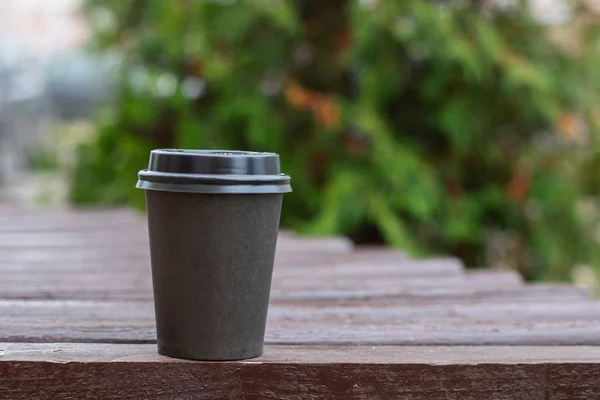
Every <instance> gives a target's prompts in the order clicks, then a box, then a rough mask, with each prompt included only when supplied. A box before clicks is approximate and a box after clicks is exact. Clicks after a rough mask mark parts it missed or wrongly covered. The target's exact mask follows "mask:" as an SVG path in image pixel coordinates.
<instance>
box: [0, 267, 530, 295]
mask: <svg viewBox="0 0 600 400" xmlns="http://www.w3.org/2000/svg"><path fill="white" fill-rule="evenodd" d="M520 285H521V278H520V276H518V274H516V273H514V272H510V271H480V272H473V273H469V274H463V275H450V276H410V275H409V276H406V275H402V274H395V273H384V274H372V275H364V276H363V275H341V274H340V275H339V276H336V277H335V279H319V278H318V277H316V276H312V275H305V276H294V277H286V276H283V277H280V276H275V277H274V279H273V284H272V289H271V296H272V298H273V299H288V298H289V299H296V300H297V299H317V300H318V299H352V298H357V297H358V298H374V297H378V298H383V297H400V296H405V295H408V296H412V295H415V294H417V295H418V294H419V293H421V292H423V293H425V294H429V295H431V294H432V293H433V294H434V295H440V294H441V293H460V292H462V291H467V292H469V293H470V292H472V291H473V290H477V289H479V290H482V289H486V288H494V289H501V288H513V287H518V286H520ZM151 291H152V281H151V276H150V273H149V270H148V269H143V270H140V271H137V272H135V273H120V272H118V271H105V272H96V273H85V272H82V273H72V274H69V273H63V274H44V273H41V274H32V273H28V272H23V273H10V274H5V275H4V276H3V278H2V280H1V281H0V298H13V299H14V298H29V299H35V298H55V299H70V298H71V299H77V298H88V299H93V298H96V299H111V298H113V299H123V298H130V299H148V298H151Z"/></svg>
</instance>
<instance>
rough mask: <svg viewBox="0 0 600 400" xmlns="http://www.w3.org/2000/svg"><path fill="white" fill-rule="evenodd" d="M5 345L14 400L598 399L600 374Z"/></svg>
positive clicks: (593, 352) (297, 352) (596, 356)
mask: <svg viewBox="0 0 600 400" xmlns="http://www.w3.org/2000/svg"><path fill="white" fill-rule="evenodd" d="M2 346H3V347H4V348H5V350H4V356H2V359H4V360H5V361H2V362H0V397H3V398H10V399H42V398H43V399H46V398H87V397H94V398H103V399H113V398H114V399H116V398H119V399H123V398H131V399H136V398H147V397H153V398H165V399H167V398H169V399H170V398H188V397H193V398H206V399H213V398H224V397H226V398H261V399H275V398H277V399H279V398H286V399H317V398H319V399H320V398H358V399H377V398H394V399H397V398H402V399H422V400H429V399H440V398H453V399H459V398H460V399H476V400H481V399H546V400H559V399H567V398H568V399H590V398H595V397H594V396H596V395H597V393H598V392H597V390H598V381H600V350H599V348H597V347H573V346H570V347H553V348H540V347H521V348H515V347H472V346H469V347H457V346H452V347H414V346H413V347H384V346H376V347H366V346H362V347H347V346H334V347H325V346H319V347H307V346H302V347H299V346H270V347H267V348H266V351H265V354H264V355H263V356H262V357H261V358H258V359H254V360H248V361H237V362H220V363H203V362H187V361H179V360H174V359H167V358H165V357H161V356H158V355H155V350H154V346H149V345H89V344H86V345H66V344H48V345H35V346H34V345H20V344H14V343H5V344H3V345H2ZM112 360H114V361H112ZM48 361H50V362H48ZM173 377H177V379H174V378H173Z"/></svg>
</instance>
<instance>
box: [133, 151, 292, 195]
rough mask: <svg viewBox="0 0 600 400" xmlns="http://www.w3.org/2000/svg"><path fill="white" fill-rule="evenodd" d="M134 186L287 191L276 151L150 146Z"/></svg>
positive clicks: (287, 182) (194, 190)
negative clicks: (148, 161)
mask: <svg viewBox="0 0 600 400" xmlns="http://www.w3.org/2000/svg"><path fill="white" fill-rule="evenodd" d="M138 177H139V180H138V183H137V185H136V187H138V188H140V189H146V190H160V191H168V192H191V193H249V194H251V193H289V192H291V191H292V188H291V186H290V177H289V176H287V175H283V174H282V173H281V171H280V168H279V155H277V154H275V153H256V152H249V151H229V150H178V149H160V150H152V152H151V153H150V163H149V165H148V169H144V170H142V171H140V172H139V174H138Z"/></svg>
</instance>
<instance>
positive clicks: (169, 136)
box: [72, 0, 600, 279]
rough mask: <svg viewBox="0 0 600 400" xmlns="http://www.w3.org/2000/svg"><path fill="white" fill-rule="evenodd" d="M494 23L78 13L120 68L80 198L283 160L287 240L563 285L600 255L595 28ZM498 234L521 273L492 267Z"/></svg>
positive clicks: (517, 12) (214, 12) (383, 9)
mask: <svg viewBox="0 0 600 400" xmlns="http://www.w3.org/2000/svg"><path fill="white" fill-rule="evenodd" d="M499 3H500V2H499ZM495 4H496V3H494V2H488V1H472V2H468V1H459V0H455V1H445V2H434V1H419V0H415V1H376V0H372V1H360V2H359V1H350V0H327V1H317V0H296V1H283V0H282V1H271V0H237V1H225V0H222V1H216V0H214V1H209V0H205V1H185V0H170V1H163V0H147V1H141V0H87V3H86V11H87V14H88V15H89V16H90V21H91V23H92V26H93V27H95V29H96V31H95V34H94V38H93V39H94V40H93V43H92V45H93V46H95V47H96V48H98V49H100V50H114V49H117V50H119V51H120V52H121V53H122V54H123V55H124V61H123V68H122V74H121V84H120V92H119V96H118V98H117V99H116V102H115V107H114V110H113V114H112V115H111V117H110V118H108V119H106V120H105V121H103V122H102V127H101V131H100V135H99V137H98V139H97V142H96V143H94V144H93V145H90V146H87V147H84V148H82V149H81V150H80V154H79V166H78V168H77V169H76V171H75V175H74V180H73V187H72V199H73V200H74V201H75V202H80V203H86V202H104V203H121V202H127V203H131V204H135V205H136V206H139V207H142V206H143V193H142V192H141V191H139V190H136V189H134V183H135V173H136V172H137V171H138V170H139V169H142V168H144V166H145V164H146V162H147V157H148V152H149V151H150V150H151V149H152V148H160V147H186V148H222V149H251V150H260V151H274V152H277V153H280V155H281V159H282V164H283V165H282V168H283V170H284V171H285V172H286V173H289V174H290V175H291V176H292V179H293V187H294V193H293V194H291V195H289V196H288V197H286V204H285V207H284V213H283V216H282V221H283V223H284V224H285V225H289V226H292V227H294V228H296V229H300V230H302V231H305V232H308V233H319V234H347V235H350V236H352V237H353V238H355V239H356V240H359V241H380V240H383V241H386V242H388V243H390V244H392V245H395V246H398V247H400V248H403V249H405V250H407V251H409V252H411V253H413V254H426V253H430V252H449V253H453V254H456V255H458V256H460V257H462V258H463V259H465V260H466V261H467V263H468V264H470V265H480V264H482V263H488V264H490V263H491V264H502V263H509V264H511V266H512V267H515V268H519V269H520V270H522V271H523V272H525V273H526V274H528V275H529V276H531V277H538V278H562V279H565V278H568V276H569V270H570V268H572V267H573V266H574V265H575V264H576V263H578V262H590V261H593V259H594V257H592V256H593V255H594V253H596V247H595V246H594V243H593V239H592V235H591V230H592V229H596V228H595V224H593V223H591V222H590V218H591V217H590V216H589V215H585V216H584V217H583V218H582V215H581V213H580V212H579V210H580V209H581V207H580V205H581V204H582V202H584V201H586V200H587V195H588V194H592V193H593V194H595V193H596V192H597V188H598V181H597V179H596V176H595V174H594V171H593V169H594V168H593V167H594V166H596V165H597V164H598V163H599V159H598V157H597V151H596V149H597V146H598V144H597V139H596V134H597V129H598V122H600V121H599V119H600V118H599V115H598V114H599V110H598V108H597V107H598V104H600V103H598V93H600V92H599V91H598V89H599V87H598V86H599V85H598V82H600V80H599V79H598V78H599V76H598V75H599V74H600V68H598V67H599V66H600V58H599V57H600V55H599V54H598V51H597V43H598V42H599V41H598V39H599V36H598V33H599V32H598V27H599V24H598V21H597V18H596V17H595V16H594V14H593V13H592V12H591V11H590V10H588V9H586V8H585V5H584V4H583V3H582V4H579V3H576V4H574V5H573V10H572V11H573V12H572V18H573V20H574V22H573V23H572V24H571V25H569V27H572V29H571V30H569V29H567V28H565V27H561V29H560V30H556V29H554V28H552V29H550V28H548V27H547V26H544V25H542V24H540V23H539V22H538V21H537V20H535V19H534V18H533V17H532V16H531V15H530V14H529V12H528V10H527V8H526V6H525V2H515V3H514V4H512V5H508V6H504V7H500V6H499V5H495ZM558 34H562V35H563V37H562V39H561V38H559V39H561V40H562V41H559V40H558V39H556V38H555V36H557V35H558ZM564 35H567V37H568V38H569V41H568V43H569V44H568V45H565V44H564V43H565V40H564ZM592 46H593V47H592ZM498 231H499V232H503V234H504V236H506V237H509V238H510V243H512V245H511V246H512V247H511V248H512V249H517V250H515V251H513V252H512V253H515V254H516V256H514V257H503V258H502V259H500V260H495V259H492V258H491V256H490V254H491V252H490V251H489V247H490V246H492V247H494V246H496V247H498V246H500V247H502V244H498V243H494V240H493V234H492V233H493V232H498Z"/></svg>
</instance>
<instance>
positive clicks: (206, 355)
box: [158, 343, 263, 361]
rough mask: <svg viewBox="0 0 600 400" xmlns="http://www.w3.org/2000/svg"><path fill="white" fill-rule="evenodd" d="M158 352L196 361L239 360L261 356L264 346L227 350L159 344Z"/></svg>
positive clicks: (167, 355)
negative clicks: (188, 348)
mask: <svg viewBox="0 0 600 400" xmlns="http://www.w3.org/2000/svg"><path fill="white" fill-rule="evenodd" d="M158 354H160V355H162V356H166V357H171V358H180V359H183V360H195V361H239V360H247V359H250V358H256V357H260V356H261V355H262V354H263V346H260V348H255V349H240V350H235V349H227V351H217V350H216V349H215V350H213V351H208V352H207V351H196V352H195V351H189V350H182V349H176V348H173V347H169V346H165V345H163V344H160V343H159V344H158Z"/></svg>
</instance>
